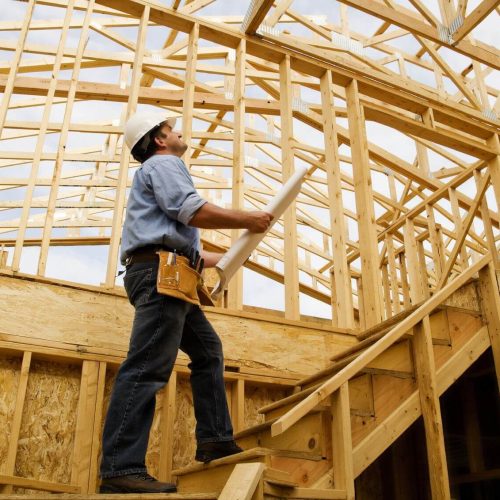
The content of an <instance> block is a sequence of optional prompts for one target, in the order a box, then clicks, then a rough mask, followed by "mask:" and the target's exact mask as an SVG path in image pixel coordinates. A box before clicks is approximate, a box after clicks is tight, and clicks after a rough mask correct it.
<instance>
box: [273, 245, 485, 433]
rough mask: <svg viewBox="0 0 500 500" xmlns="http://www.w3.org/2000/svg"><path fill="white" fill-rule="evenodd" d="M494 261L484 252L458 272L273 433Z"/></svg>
mask: <svg viewBox="0 0 500 500" xmlns="http://www.w3.org/2000/svg"><path fill="white" fill-rule="evenodd" d="M490 261H491V256H489V255H485V256H484V257H483V258H481V259H480V260H479V261H478V262H476V263H475V264H474V265H472V266H471V267H470V268H469V269H468V270H467V271H465V272H463V273H462V274H461V275H459V276H458V277H457V278H456V279H455V280H453V281H452V282H451V283H449V284H448V285H446V286H445V287H444V288H442V289H441V290H439V291H438V292H437V293H436V294H434V295H433V296H432V297H431V298H430V299H428V300H427V301H425V302H424V303H423V304H422V305H421V306H420V307H419V308H418V309H417V310H416V311H415V312H414V313H412V314H411V315H410V316H408V317H407V318H406V319H404V320H403V321H402V322H401V323H399V324H398V325H397V326H396V327H394V328H393V329H392V330H391V331H390V332H389V333H387V335H385V336H384V337H383V338H382V339H380V340H379V341H378V342H377V343H375V344H374V345H372V346H371V347H369V348H368V349H367V350H366V351H365V352H364V353H363V354H361V355H360V356H358V357H357V358H356V359H355V360H354V361H353V362H352V363H350V364H349V365H348V366H347V367H346V368H344V369H342V370H341V371H340V372H338V373H337V374H335V375H334V376H333V377H332V378H330V379H329V380H327V381H326V382H325V383H323V384H322V385H321V386H320V387H319V388H318V389H316V390H315V391H314V392H313V393H312V394H310V395H309V396H308V397H307V398H305V399H304V400H303V401H301V402H300V403H299V404H297V405H296V406H295V407H294V408H293V409H292V410H290V411H289V412H287V413H286V414H285V415H283V416H282V417H280V418H279V419H278V420H277V421H276V422H275V423H274V424H273V425H272V427H271V434H272V435H273V436H276V435H278V434H280V433H281V432H283V431H285V430H286V429H288V428H290V427H291V426H292V425H293V424H294V423H295V422H297V421H298V420H300V418H301V417H303V416H304V415H306V414H307V413H308V412H309V411H310V410H312V409H313V408H314V407H315V406H316V405H318V404H319V403H321V402H322V401H323V400H324V399H325V398H327V397H328V396H329V395H330V394H332V393H333V392H334V391H336V390H337V389H338V388H339V387H340V386H341V385H342V384H343V383H344V382H347V381H348V380H349V379H350V378H351V377H353V376H354V375H355V374H356V373H358V372H359V371H360V370H361V369H363V368H364V367H365V366H366V365H367V364H368V363H370V362H371V361H373V360H374V359H375V358H376V357H377V356H378V355H379V354H381V353H382V352H384V351H385V350H386V349H387V348H388V347H389V346H391V345H392V344H393V343H394V342H396V341H397V340H398V339H399V338H401V337H402V336H403V335H404V334H405V333H406V332H408V331H409V330H410V329H411V328H413V327H414V326H415V325H416V324H417V323H418V322H419V321H421V320H422V319H423V318H424V317H425V316H427V315H428V314H430V313H431V312H432V311H433V310H434V309H435V308H436V307H437V306H438V305H439V304H441V303H442V302H443V301H444V300H446V299H447V298H448V297H449V296H450V295H451V294H452V293H453V292H455V291H456V290H458V289H459V288H460V287H461V286H462V285H463V284H465V283H466V282H467V281H468V280H469V279H470V278H471V277H472V276H474V275H475V274H476V273H477V272H478V271H479V270H480V269H482V268H483V267H485V266H486V265H487V264H488V263H489V262H490Z"/></svg>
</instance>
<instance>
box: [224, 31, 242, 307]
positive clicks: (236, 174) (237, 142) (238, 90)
mask: <svg viewBox="0 0 500 500" xmlns="http://www.w3.org/2000/svg"><path fill="white" fill-rule="evenodd" d="M245 60H246V41H245V40H241V42H240V43H239V45H238V48H237V49H236V61H235V75H236V76H235V83H234V146H233V189H232V197H233V200H232V205H233V208H234V209H238V210H241V209H243V205H244V195H245ZM240 233H241V231H238V230H237V229H233V230H232V231H231V244H234V243H235V241H236V240H237V239H238V237H239V235H240ZM228 301H229V307H230V308H231V309H241V308H242V307H243V269H240V270H238V272H237V273H236V274H235V275H234V276H233V279H232V280H231V281H230V282H229V287H228Z"/></svg>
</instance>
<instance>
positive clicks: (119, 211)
mask: <svg viewBox="0 0 500 500" xmlns="http://www.w3.org/2000/svg"><path fill="white" fill-rule="evenodd" d="M149 14H150V7H149V5H146V6H145V7H144V8H143V9H142V11H141V12H140V18H141V22H140V25H139V31H138V33H137V43H136V46H137V51H136V53H135V61H134V66H133V70H132V81H131V84H130V88H128V89H125V90H126V91H127V94H129V97H128V98H127V110H126V119H128V118H130V117H131V116H132V114H133V113H134V112H135V110H136V108H137V101H138V97H139V84H140V79H141V75H142V59H143V57H144V50H145V46H146V31H147V26H148V23H149ZM129 163H130V151H129V149H128V147H127V145H126V144H123V146H122V151H121V157H120V170H119V174H118V183H117V187H116V195H115V210H114V212H113V223H112V228H111V241H110V246H109V253H108V265H107V270H106V286H107V287H109V288H113V287H114V286H115V280H116V268H117V262H118V250H119V246H120V238H121V227H122V224H123V210H124V208H125V191H126V185H127V179H128V173H129Z"/></svg>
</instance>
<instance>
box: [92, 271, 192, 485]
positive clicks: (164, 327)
mask: <svg viewBox="0 0 500 500" xmlns="http://www.w3.org/2000/svg"><path fill="white" fill-rule="evenodd" d="M136 267H138V268H139V270H137V271H135V268H136ZM156 268H157V267H155V266H150V267H149V268H148V267H144V264H143V265H142V266H141V265H139V264H138V265H136V266H133V267H132V268H131V272H127V276H126V278H125V286H126V289H127V294H128V295H129V298H130V301H131V303H132V304H133V305H134V307H135V317H134V324H133V328H132V334H131V338H130V346H129V352H128V354H127V359H126V360H125V361H124V362H123V363H122V365H121V366H120V369H119V371H118V374H117V377H116V381H115V384H114V387H113V392H112V395H111V401H110V404H109V408H108V413H107V417H106V423H105V426H104V432H103V445H102V450H103V451H102V462H101V477H102V478H103V479H104V480H106V479H109V478H118V477H122V476H130V475H134V474H139V475H141V474H142V475H144V474H146V465H145V455H146V451H147V446H148V439H149V431H150V428H151V424H152V421H153V416H154V409H155V395H156V392H157V391H158V390H159V389H160V388H161V387H163V386H164V385H165V383H166V382H167V381H168V378H169V377H170V373H171V371H172V368H173V365H174V362H175V359H176V356H177V351H178V347H179V343H180V339H181V335H182V331H183V328H184V318H185V316H186V312H187V310H188V309H189V306H190V305H189V304H186V303H184V302H182V301H179V300H177V299H172V298H170V297H166V296H163V295H159V294H158V293H157V292H156ZM108 482H109V481H108ZM104 483H106V481H104V482H103V484H104Z"/></svg>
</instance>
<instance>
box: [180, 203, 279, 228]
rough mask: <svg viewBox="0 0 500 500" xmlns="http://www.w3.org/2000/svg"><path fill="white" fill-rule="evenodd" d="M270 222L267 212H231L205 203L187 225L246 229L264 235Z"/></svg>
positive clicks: (271, 217)
mask: <svg viewBox="0 0 500 500" xmlns="http://www.w3.org/2000/svg"><path fill="white" fill-rule="evenodd" d="M272 220H273V216H272V215H271V214H268V213H267V212H261V211H254V212H245V211H243V210H231V209H227V208H221V207H218V206H217V205H212V203H205V204H204V205H203V206H202V207H201V208H199V209H198V210H197V211H196V213H195V214H194V215H193V217H192V218H191V220H190V221H189V225H190V226H194V227H199V228H201V229H248V230H249V231H250V232H252V233H264V232H266V231H267V230H268V229H269V226H270V225H271V221H272Z"/></svg>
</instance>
